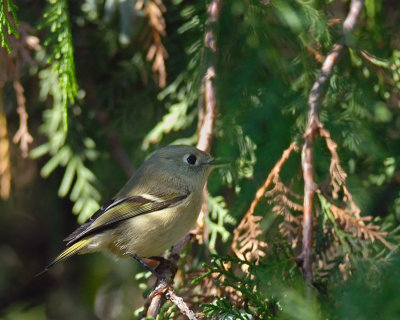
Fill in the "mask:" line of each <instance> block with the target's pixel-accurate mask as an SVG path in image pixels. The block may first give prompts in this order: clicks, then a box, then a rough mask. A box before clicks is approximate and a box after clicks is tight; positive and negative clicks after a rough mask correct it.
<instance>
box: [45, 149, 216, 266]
mask: <svg viewBox="0 0 400 320" xmlns="http://www.w3.org/2000/svg"><path fill="white" fill-rule="evenodd" d="M213 164H214V161H213V158H212V157H211V156H210V155H209V154H208V153H206V152H203V151H200V150H198V149H196V148H195V147H191V146H182V145H181V146H168V147H165V148H162V149H160V150H158V151H157V152H155V153H154V154H153V155H152V156H151V157H150V158H148V159H147V160H146V161H145V162H144V163H143V164H142V165H141V167H140V168H139V169H138V170H137V171H136V172H135V174H134V175H133V176H132V178H131V179H130V180H129V181H128V182H127V183H126V185H125V186H124V187H123V188H122V189H121V191H120V192H118V193H117V195H116V196H115V197H114V198H113V199H111V200H110V201H108V202H106V203H105V204H104V205H103V206H102V207H101V208H100V209H99V210H98V211H97V212H96V213H95V214H94V215H93V216H92V218H90V219H89V220H88V221H87V222H86V223H85V224H83V225H82V226H80V227H79V228H78V229H76V230H75V231H74V232H73V233H72V234H70V235H69V236H68V237H67V238H65V239H64V241H66V242H67V248H66V249H65V250H64V251H63V252H62V253H61V254H60V255H59V256H58V257H57V258H55V259H54V261H53V262H52V263H50V264H49V265H48V266H47V268H46V269H45V271H46V270H47V269H48V268H50V267H51V266H53V265H54V264H56V263H58V262H61V261H63V260H65V259H67V258H69V257H71V256H73V255H75V254H83V253H89V252H96V251H108V252H111V253H113V254H115V255H117V256H120V257H124V256H138V257H141V258H147V257H152V256H156V255H159V254H161V253H163V252H164V251H165V250H166V249H168V248H169V247H171V246H172V245H174V244H175V243H176V242H177V241H178V240H179V239H181V238H182V237H183V236H184V235H185V234H186V233H187V232H188V231H189V230H190V229H191V228H192V227H193V226H194V224H195V222H196V219H197V217H198V215H199V212H200V209H201V203H202V194H203V188H204V185H205V183H206V181H207V178H208V175H209V174H210V172H211V170H212V168H213V167H214V165H213Z"/></svg>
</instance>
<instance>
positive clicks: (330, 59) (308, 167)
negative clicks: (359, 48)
mask: <svg viewBox="0 0 400 320" xmlns="http://www.w3.org/2000/svg"><path fill="white" fill-rule="evenodd" d="M363 4H364V1H363V0H352V1H351V4H350V10H349V13H348V15H347V17H346V19H345V21H344V23H343V37H342V38H341V40H340V41H339V42H338V43H336V44H335V45H334V46H333V48H332V51H331V52H330V53H328V55H327V56H326V57H325V60H324V63H323V64H322V68H321V72H320V75H319V76H318V78H317V80H316V81H315V83H314V85H313V87H312V89H311V91H310V95H309V98H308V106H309V112H308V122H307V127H306V130H305V134H304V139H305V142H304V145H303V149H302V153H301V164H302V170H303V178H304V200H303V203H304V205H303V207H304V211H303V249H302V253H301V254H300V256H299V257H298V258H299V260H300V262H302V270H303V276H304V278H305V280H306V282H307V283H308V284H311V283H312V282H313V272H312V246H313V241H312V224H313V199H314V194H315V189H316V185H315V180H314V164H313V150H314V140H315V138H316V136H317V135H318V134H320V133H319V131H320V128H322V125H321V123H320V120H319V115H318V111H319V108H320V105H321V103H322V100H323V94H324V92H325V89H326V84H327V82H328V80H329V78H330V77H331V75H332V70H333V67H334V66H335V64H336V63H337V61H338V58H339V57H340V54H341V53H342V51H343V48H344V45H345V44H346V40H347V39H348V36H349V35H350V33H351V32H353V31H354V28H355V27H356V24H357V20H358V18H359V16H360V14H361V9H362V7H363Z"/></svg>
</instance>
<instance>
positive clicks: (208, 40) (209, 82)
mask: <svg viewBox="0 0 400 320" xmlns="http://www.w3.org/2000/svg"><path fill="white" fill-rule="evenodd" d="M221 3H222V0H212V1H211V2H210V3H209V5H208V7H207V19H206V23H205V29H206V32H205V36H204V50H205V59H206V62H207V70H206V72H205V75H204V77H203V80H202V86H203V88H204V102H205V104H204V107H205V110H203V108H202V106H203V104H202V103H200V107H199V126H198V128H199V139H198V142H197V145H196V147H197V148H198V149H200V150H203V151H206V152H210V150H211V144H212V138H213V130H214V124H215V116H216V111H217V98H216V89H215V77H216V71H215V70H216V66H215V65H216V58H217V57H216V49H217V48H216V34H215V27H216V23H217V22H218V17H219V13H220V9H221ZM206 195H207V190H206V188H205V189H204V193H203V197H205V196H206ZM205 203H206V202H205V201H203V206H202V213H201V214H200V216H199V217H200V219H202V221H200V222H198V225H199V224H200V225H204V218H205V216H207V211H208V210H207V206H206V205H205ZM190 239H191V235H190V233H189V234H187V235H186V236H185V237H184V238H183V239H182V240H181V241H179V242H178V243H177V244H175V245H174V247H173V248H172V251H171V255H170V257H169V261H171V262H172V263H174V264H176V263H177V262H178V261H179V258H180V254H181V252H182V250H183V249H184V248H185V247H186V245H187V244H188V243H189V241H190ZM159 267H160V266H159ZM161 268H164V267H163V266H161ZM157 270H158V268H157ZM176 271H177V270H176V269H175V270H172V269H171V268H166V270H165V271H162V273H161V274H162V275H163V276H164V277H165V279H170V280H171V281H172V280H173V278H174V276H175V274H176ZM159 285H160V281H157V283H156V287H155V288H156V289H157V287H158V286H159ZM156 289H155V290H156ZM165 296H166V297H167V298H168V299H169V300H170V301H171V302H172V303H174V304H175V305H176V306H177V307H178V308H179V310H180V311H181V312H182V313H183V314H184V315H186V316H187V317H188V318H189V319H191V320H192V319H193V320H195V319H196V316H195V315H194V313H193V311H191V310H190V309H189V308H188V306H187V305H186V304H185V302H184V301H183V299H182V298H180V297H178V296H177V295H176V294H175V293H174V292H173V290H172V289H170V288H169V289H168V290H167V292H166V293H165ZM150 297H151V295H150ZM162 303H163V297H162V295H157V296H155V297H152V298H150V302H149V307H148V310H147V315H149V316H153V317H156V316H157V315H158V313H159V311H160V308H161V305H162ZM145 314H146V312H145Z"/></svg>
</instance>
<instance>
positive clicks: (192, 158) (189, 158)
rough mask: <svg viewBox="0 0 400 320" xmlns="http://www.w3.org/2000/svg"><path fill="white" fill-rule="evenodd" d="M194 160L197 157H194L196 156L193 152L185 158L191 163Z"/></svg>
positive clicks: (194, 161) (193, 162)
mask: <svg viewBox="0 0 400 320" xmlns="http://www.w3.org/2000/svg"><path fill="white" fill-rule="evenodd" d="M196 160H197V158H196V156H195V155H194V154H190V155H189V156H188V157H187V158H186V161H187V163H189V164H192V165H193V164H195V163H196Z"/></svg>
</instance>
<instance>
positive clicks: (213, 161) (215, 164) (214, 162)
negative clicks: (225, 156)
mask: <svg viewBox="0 0 400 320" xmlns="http://www.w3.org/2000/svg"><path fill="white" fill-rule="evenodd" d="M205 164H207V165H209V166H212V167H214V168H217V167H224V166H227V165H228V164H229V162H228V161H225V160H222V159H211V160H209V161H207V162H206V163H205Z"/></svg>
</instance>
